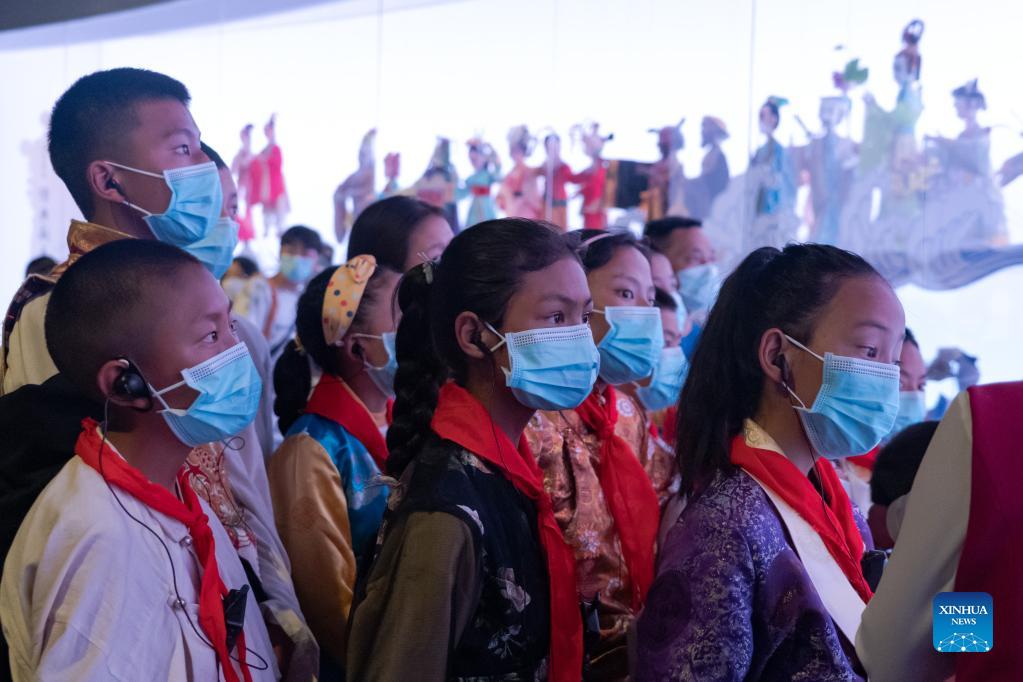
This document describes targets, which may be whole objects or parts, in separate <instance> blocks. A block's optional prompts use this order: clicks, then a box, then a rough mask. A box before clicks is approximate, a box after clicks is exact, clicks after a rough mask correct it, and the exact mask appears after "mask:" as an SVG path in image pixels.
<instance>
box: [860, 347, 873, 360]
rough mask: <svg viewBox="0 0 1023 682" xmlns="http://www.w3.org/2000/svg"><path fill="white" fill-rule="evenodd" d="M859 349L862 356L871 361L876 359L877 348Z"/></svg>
mask: <svg viewBox="0 0 1023 682" xmlns="http://www.w3.org/2000/svg"><path fill="white" fill-rule="evenodd" d="M860 349H861V350H862V351H863V354H864V355H866V356H867V357H868V358H870V359H872V360H873V359H874V358H876V357H877V346H860Z"/></svg>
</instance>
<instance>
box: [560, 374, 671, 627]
mask: <svg viewBox="0 0 1023 682" xmlns="http://www.w3.org/2000/svg"><path fill="white" fill-rule="evenodd" d="M575 412H576V414H578V415H579V418H580V419H582V421H583V423H584V424H585V425H586V426H587V428H589V429H590V430H592V431H594V432H595V433H596V434H597V437H598V438H599V439H600V464H599V466H598V467H597V476H598V477H599V478H600V489H601V490H602V491H603V492H604V499H605V500H607V506H608V509H610V511H611V516H612V518H614V522H615V530H617V531H618V539H619V541H620V542H621V545H622V556H623V557H624V559H625V566H626V567H627V568H628V569H629V575H630V576H631V577H632V608H633V609H634V610H636V611H638V610H639V609H640V608H641V607H642V606H643V602H644V601H645V600H646V593H647V590H649V589H650V584H651V583H652V582H653V581H654V545H655V543H656V542H657V527H658V525H659V524H660V518H661V507H660V504H659V503H658V501H657V492H656V491H655V490H654V485H653V483H651V482H650V477H649V476H647V473H646V471H644V470H643V465H642V464H640V463H639V459H638V458H637V457H636V453H634V452H633V451H632V448H630V447H629V444H628V443H626V442H625V440H624V439H623V438H622V437H621V436H619V435H618V434H616V433H615V424H617V423H618V404H617V396H616V395H615V390H614V388H613V387H611V386H608V387H607V388H606V389H605V390H604V395H603V397H602V396H601V395H600V394H599V393H598V392H597V391H593V392H592V393H590V395H589V396H588V397H587V398H586V400H585V401H584V402H583V404H582V405H580V406H579V407H577V408H575Z"/></svg>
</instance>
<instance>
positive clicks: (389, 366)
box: [353, 332, 398, 398]
mask: <svg viewBox="0 0 1023 682" xmlns="http://www.w3.org/2000/svg"><path fill="white" fill-rule="evenodd" d="M353 336H361V337H362V338H365V339H377V340H379V341H380V342H381V343H383V344H384V350H386V351H387V362H385V363H384V364H383V365H382V366H380V367H377V366H376V365H371V364H369V362H368V361H367V360H365V359H364V360H363V361H362V363H363V365H364V366H365V368H366V374H368V375H369V378H370V379H371V380H372V381H373V384H374V385H375V386H376V387H377V388H379V389H380V392H381V393H383V394H384V395H385V396H387V397H388V398H393V397H394V375H395V373H397V371H398V359H397V356H396V355H395V352H394V338H395V333H394V332H384V333H383V334H381V335H379V336H377V335H375V334H353Z"/></svg>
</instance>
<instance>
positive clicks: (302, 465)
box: [268, 256, 399, 680]
mask: <svg viewBox="0 0 1023 682" xmlns="http://www.w3.org/2000/svg"><path fill="white" fill-rule="evenodd" d="M398 279H399V275H398V273H397V272H395V271H394V270H390V269H388V268H384V267H378V266H377V264H376V260H375V259H374V258H373V257H372V256H356V257H355V258H353V259H351V260H350V261H348V263H345V264H344V265H341V266H340V267H337V268H328V269H327V270H325V271H324V272H322V273H320V274H319V275H317V276H316V277H315V278H313V280H312V281H311V282H310V283H309V285H308V287H307V288H306V290H305V292H304V293H303V294H302V296H301V297H300V298H299V300H298V310H297V317H296V330H297V336H298V339H297V342H296V341H292V342H290V343H289V344H288V346H287V347H286V348H285V351H284V353H283V355H281V357H280V359H278V361H277V366H276V367H275V369H274V387H275V389H276V393H277V398H276V400H275V402H274V410H275V412H276V413H277V416H278V418H279V419H280V428H281V431H282V433H284V435H285V439H284V442H283V443H282V444H281V446H280V448H278V450H277V452H275V453H274V455H273V456H272V457H271V458H270V463H269V469H268V477H269V481H270V494H271V496H272V498H273V506H274V511H275V516H276V522H277V529H278V531H279V532H280V536H281V540H282V541H283V543H284V546H285V548H286V549H287V550H288V555H289V556H290V557H291V565H292V578H293V580H294V583H295V592H296V593H297V595H298V599H299V603H300V604H301V606H302V612H303V613H304V614H305V616H306V619H307V621H308V623H309V627H310V629H311V630H312V631H313V634H314V635H315V636H316V639H317V641H318V642H319V644H320V650H321V654H322V655H321V675H320V679H322V680H333V679H343V677H342V674H341V670H342V666H343V664H344V652H345V641H346V639H347V631H346V630H347V628H346V623H347V622H348V612H349V609H350V607H351V603H352V593H353V591H354V588H355V577H356V570H355V569H356V563H357V561H358V560H359V559H360V558H361V557H362V556H363V555H364V554H366V553H368V552H369V551H370V550H371V549H372V547H373V540H374V538H375V537H376V533H377V530H378V529H379V528H380V521H381V518H382V517H383V513H384V508H385V507H386V503H387V492H388V491H387V487H386V486H383V485H381V484H380V483H379V482H378V481H375V480H374V479H378V478H379V477H380V475H381V472H382V471H383V470H384V469H385V468H386V462H387V444H386V442H385V441H384V435H383V432H385V431H386V418H385V413H386V409H387V405H388V402H389V400H390V398H391V396H392V395H393V394H394V390H393V376H394V366H395V365H394V354H393V348H394V328H395V317H394V314H393V313H392V305H391V301H392V299H393V296H394V289H395V287H396V286H397V283H398ZM313 370H315V374H316V375H317V377H318V381H315V382H314V381H313V373H314V372H313Z"/></svg>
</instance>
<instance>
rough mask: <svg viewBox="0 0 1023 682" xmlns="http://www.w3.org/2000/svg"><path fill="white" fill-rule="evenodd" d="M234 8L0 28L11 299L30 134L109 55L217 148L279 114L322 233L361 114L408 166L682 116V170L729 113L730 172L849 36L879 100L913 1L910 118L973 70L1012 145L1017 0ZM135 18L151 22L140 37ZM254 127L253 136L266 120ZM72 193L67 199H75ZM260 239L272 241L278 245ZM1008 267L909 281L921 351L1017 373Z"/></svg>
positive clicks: (945, 116) (638, 141) (26, 253)
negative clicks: (762, 109) (441, 138)
mask: <svg viewBox="0 0 1023 682" xmlns="http://www.w3.org/2000/svg"><path fill="white" fill-rule="evenodd" d="M264 4H266V3H265V2H264ZM279 4H280V7H281V8H285V7H287V6H288V3H286V2H284V1H283V0H282V1H281V2H280V3H279ZM235 7H237V4H236V3H233V2H231V1H230V0H214V1H206V2H199V1H198V0H182V1H180V2H176V3H171V4H169V5H164V6H158V7H157V8H153V9H143V10H138V11H135V12H132V13H127V14H123V15H119V16H115V17H101V18H97V19H91V20H86V21H81V22H72V23H69V24H67V25H64V26H61V27H49V28H46V29H35V30H29V31H21V32H16V33H12V34H0V88H2V90H0V91H2V92H3V93H4V102H3V104H2V105H0V169H2V170H0V178H2V182H0V206H2V207H3V209H4V216H3V228H2V229H3V242H2V244H3V248H2V250H0V263H2V264H3V267H2V268H0V298H2V299H3V300H5V301H6V300H8V298H9V296H10V294H11V293H13V291H14V290H15V288H16V287H17V285H18V283H19V281H20V278H21V273H22V269H23V267H24V264H25V263H26V262H27V261H28V259H29V258H30V257H32V256H34V255H37V254H36V253H33V252H32V243H31V239H30V233H31V225H32V219H33V205H32V202H31V201H30V197H29V184H28V178H29V174H30V167H29V159H30V158H31V154H26V150H29V149H30V148H31V147H32V145H33V144H34V145H37V146H38V145H39V144H40V143H41V139H42V137H43V136H44V134H45V125H44V117H45V115H46V112H48V110H49V108H50V107H51V106H52V104H53V102H54V101H55V99H56V98H57V97H58V96H59V95H60V93H61V92H62V91H63V90H64V89H65V88H66V87H67V86H68V85H70V84H71V83H72V82H73V81H74V80H75V79H76V78H77V77H79V76H81V75H83V74H86V73H89V72H91V71H94V70H97V69H102V68H110V67H114V66H123V65H131V66H140V67H146V68H151V69H156V70H159V71H163V72H165V73H168V74H170V75H172V76H174V77H176V78H179V79H180V80H182V81H184V82H185V83H186V84H187V86H188V87H189V89H190V90H191V92H192V95H193V106H192V110H193V113H194V115H195V118H196V121H197V122H198V124H199V126H200V128H201V130H202V132H203V139H204V140H205V141H207V142H209V143H210V144H212V145H213V146H214V147H215V148H216V149H217V150H218V151H219V152H220V153H221V154H222V155H223V156H224V157H225V158H226V159H228V160H229V159H230V158H231V157H232V156H233V154H234V152H235V151H236V149H237V144H238V136H237V134H238V130H239V129H240V128H241V126H242V125H243V124H244V123H247V122H252V123H255V124H256V126H257V131H258V130H260V129H261V127H262V123H263V122H264V121H265V120H266V119H267V117H268V116H269V115H270V113H272V112H276V113H277V117H278V138H279V141H280V143H281V145H282V148H283V151H284V158H285V175H286V179H287V183H288V190H289V194H290V197H291V204H292V207H293V210H292V213H291V216H290V218H289V221H290V222H301V223H306V224H309V225H312V226H315V227H317V228H318V229H320V230H321V232H323V234H324V235H325V236H328V235H329V233H330V231H331V225H332V204H331V195H332V192H333V189H334V187H335V186H336V185H337V183H338V182H340V180H341V179H343V178H344V177H345V176H346V175H347V174H348V173H349V172H351V171H352V170H353V169H354V167H355V160H356V152H357V149H358V144H359V141H360V139H361V137H362V134H363V132H365V130H367V129H368V128H370V127H376V128H378V130H379V135H378V142H377V152H378V156H379V157H380V158H381V159H382V156H383V154H384V153H385V152H387V151H400V152H401V154H402V176H401V179H402V180H403V181H404V182H405V183H411V182H412V181H414V180H415V179H416V178H417V177H418V175H419V174H420V173H421V172H422V170H423V169H424V168H425V166H426V162H427V160H428V158H429V155H430V152H431V150H432V147H433V143H434V139H435V136H437V135H446V136H449V137H451V138H452V139H453V140H454V141H455V143H454V144H453V158H454V160H455V162H456V164H458V165H459V168H460V169H461V170H463V171H465V170H466V169H467V168H468V162H467V159H465V148H464V145H463V144H462V142H464V140H466V139H467V138H468V137H470V136H471V135H473V134H475V133H482V134H483V135H485V136H486V137H488V138H489V139H490V140H491V141H492V142H493V143H494V144H495V146H496V147H497V148H498V149H499V151H502V152H503V151H504V150H505V143H504V135H505V132H506V131H507V129H508V127H510V126H511V125H514V124H519V123H528V124H529V125H530V126H531V127H532V128H534V129H542V128H544V127H545V126H551V127H553V128H555V129H556V130H558V131H559V132H561V134H562V136H563V138H567V132H568V127H569V126H570V125H571V124H573V123H577V122H580V121H582V120H584V119H594V120H599V121H600V122H601V125H602V128H603V129H604V130H606V131H609V132H614V133H615V140H614V141H613V142H611V143H610V144H609V145H608V147H607V148H606V150H605V153H606V156H608V157H610V158H632V159H641V160H652V159H653V157H654V156H655V147H654V136H653V135H651V134H650V133H648V132H647V129H648V128H651V127H657V126H661V125H665V124H669V123H673V122H675V121H677V120H678V119H679V118H681V117H683V116H685V117H687V119H688V121H687V123H686V125H685V128H684V131H685V133H686V137H687V142H688V147H687V150H686V152H685V155H684V160H685V163H686V166H687V168H688V169H689V172H690V174H695V173H696V172H697V169H698V166H699V159H700V151H699V150H698V149H697V148H696V147H697V144H698V138H699V119H700V117H702V116H703V115H705V114H712V115H717V116H720V117H721V118H723V119H724V120H725V121H726V123H727V124H728V126H729V128H730V130H731V133H732V136H731V139H730V140H729V141H728V142H727V143H726V145H725V149H726V152H727V154H728V156H729V162H730V164H731V166H732V169H733V172H741V171H742V170H744V169H745V167H746V165H747V161H746V160H747V159H748V158H749V154H750V152H751V150H752V149H753V148H755V147H756V145H758V144H759V143H760V139H759V136H758V135H757V134H756V128H755V120H754V119H753V117H754V116H755V112H756V108H757V106H758V105H759V103H760V102H762V101H763V99H764V98H765V97H766V96H767V95H770V94H777V95H783V96H785V97H787V98H789V99H790V100H792V105H791V107H789V109H788V111H787V112H786V114H785V118H784V121H783V124H782V127H781V129H780V131H779V138H780V139H781V140H782V141H783V142H789V141H792V142H796V143H799V142H802V141H804V139H805V137H804V135H803V133H802V132H801V130H800V128H799V127H798V126H797V125H796V124H795V122H794V120H793V115H794V114H799V115H800V116H801V117H802V118H803V120H804V121H806V122H807V123H808V124H809V125H810V126H811V127H816V120H817V116H816V112H817V104H818V98H819V97H820V96H821V95H825V94H832V93H833V89H832V87H831V77H830V74H831V72H832V71H833V70H835V69H837V68H839V67H840V66H841V65H842V64H843V63H844V62H845V61H846V60H848V59H850V58H852V57H854V56H858V57H860V59H861V61H862V62H863V63H864V64H866V65H868V66H869V67H871V69H872V72H871V77H870V82H869V83H868V85H869V89H870V90H871V91H872V92H873V93H874V94H875V95H876V96H877V99H878V101H879V102H880V103H881V104H882V105H883V106H885V107H886V108H890V106H891V104H892V101H893V99H894V96H895V86H894V84H893V82H892V80H891V75H890V65H891V60H892V56H893V55H894V53H895V52H896V51H897V50H898V48H899V34H900V32H901V30H902V27H903V26H904V25H905V24H906V22H907V21H909V20H910V19H912V18H914V17H916V16H920V17H922V18H923V19H924V20H925V21H926V22H927V29H926V33H925V35H924V38H923V41H922V43H921V53H922V55H923V74H922V83H923V92H924V104H925V107H926V110H925V114H924V117H923V119H922V121H921V123H920V125H919V126H918V131H919V132H920V133H921V134H933V133H939V132H940V133H943V134H945V135H955V134H956V133H958V130H959V127H960V126H959V122H958V120H957V119H956V118H955V115H954V112H953V110H952V102H951V97H950V91H951V90H952V88H954V87H955V86H957V85H960V84H961V83H963V82H965V81H966V80H968V79H970V78H973V77H977V76H979V77H980V78H981V87H982V89H983V90H984V91H985V93H986V94H987V96H988V101H989V110H988V111H987V112H985V115H984V118H983V123H984V124H985V125H993V126H995V128H994V131H993V133H992V135H993V139H992V147H993V154H992V157H993V158H992V160H993V162H994V164H995V165H996V166H997V165H999V164H1000V163H1001V162H1002V161H1003V160H1004V158H1005V157H1007V156H1009V155H1011V154H1014V153H1016V152H1018V151H1020V150H1023V139H1020V136H1019V132H1020V129H1021V128H1023V120H1021V119H1020V118H1019V116H1023V90H1021V89H1020V88H1019V87H1018V66H1017V62H1018V59H1017V57H1018V56H1019V55H1018V48H1017V47H1016V34H1017V31H1018V27H1019V26H1020V25H1023V3H1018V2H1005V1H1004V0H980V1H978V2H973V3H963V2H961V0H930V1H928V2H923V1H922V0H918V1H912V0H856V1H855V2H854V1H852V0H841V1H839V0H817V1H815V2H806V0H771V1H767V0H759V1H756V2H754V0H622V1H612V0H602V1H601V0H556V1H555V0H515V1H514V2H508V1H505V0H469V1H465V2H436V3H430V2H422V1H421V0H419V1H417V0H386V1H385V0H380V1H379V2H365V1H360V0H352V1H348V2H334V3H325V4H321V5H314V6H311V7H305V8H302V9H297V10H282V11H279V12H277V13H273V14H268V15H264V16H260V17H256V18H237V19H232V17H233V16H234V14H233V12H234V9H233V8H235ZM185 14H189V16H193V15H194V16H197V17H207V18H208V23H207V24H205V25H201V26H198V27H190V28H174V29H172V30H165V31H158V30H157V31H156V32H153V31H154V29H158V28H159V26H160V22H161V21H162V20H166V24H165V25H170V26H178V25H180V21H177V20H176V19H177V18H180V17H181V16H183V15H185ZM134 25H137V26H138V27H139V28H138V30H140V31H144V33H141V34H137V35H131V33H132V26H134ZM54 36H56V37H54ZM836 45H843V46H845V49H844V50H841V51H836V50H835V47H836ZM1017 114H1018V115H1017ZM861 121H862V112H861V107H860V105H859V103H858V102H857V108H856V109H855V111H854V113H853V116H852V120H851V121H850V124H849V125H850V132H851V133H852V134H853V136H854V137H857V138H858V137H859V136H860V131H861V129H862V124H861ZM750 131H752V132H753V136H752V139H751V137H750ZM254 137H255V146H256V147H257V148H258V147H259V146H260V145H261V143H262V138H261V135H260V134H259V133H258V132H257V134H256V135H255V136H254ZM564 147H565V153H566V157H567V159H568V160H569V161H570V162H571V163H572V164H573V165H575V166H576V167H580V166H582V165H583V164H584V163H585V159H584V158H583V157H582V155H581V152H580V150H578V149H571V148H570V145H569V144H568V141H567V139H566V140H565V144H564ZM539 158H540V157H539V155H538V156H537V157H536V158H535V159H534V161H536V162H539ZM378 170H379V171H380V172H381V173H382V163H381V164H378ZM54 187H56V188H58V189H59V185H57V184H56V183H55V184H54ZM1006 203H1007V211H1008V218H1009V225H1010V230H1011V231H1012V233H1013V237H1014V241H1021V240H1023V180H1020V181H1019V182H1018V183H1017V186H1012V187H1010V188H1009V191H1008V192H1007V193H1006ZM67 206H68V208H67V209H66V211H67V214H68V215H70V214H71V212H72V209H71V207H70V201H69V200H67ZM51 218H52V220H53V221H54V222H55V224H61V225H62V224H63V223H64V222H65V221H66V216H64V215H55V216H51ZM260 249H261V252H262V253H263V254H269V253H271V252H272V245H271V244H269V243H267V244H263V245H261V247H260ZM47 250H49V251H54V250H55V247H52V246H51V247H47ZM53 255H57V256H59V255H62V254H60V253H54V254H53ZM1021 285H1023V271H1020V269H1018V268H1017V269H1016V270H1015V271H1007V272H1003V273H1001V274H999V275H996V276H994V277H991V278H988V279H987V280H984V281H982V282H980V283H978V284H975V285H972V286H971V287H967V288H965V289H963V290H959V291H956V292H941V293H934V292H924V291H920V290H917V289H915V288H912V287H905V288H903V289H902V290H900V295H902V296H903V300H904V301H905V303H906V305H907V316H908V319H909V322H910V324H911V325H912V326H914V327H916V328H917V331H918V333H919V336H920V337H921V341H922V343H923V346H924V350H925V354H928V355H929V354H931V353H933V351H934V350H935V349H936V348H937V347H938V346H944V345H964V346H966V347H967V348H968V349H969V350H971V351H973V352H975V353H977V354H979V355H980V356H981V358H982V360H981V362H982V369H983V371H984V378H985V379H989V380H994V379H1008V378H1016V377H1019V376H1020V375H1021V374H1023V371H1021V366H1020V363H1019V362H1018V358H1017V353H1016V351H1015V348H1016V347H1017V346H1018V344H1019V337H1020V332H1021V331H1023V324H1021V323H1020V322H1019V309H1020V306H1019V304H1018V303H1017V302H1016V301H1015V300H1014V297H1012V296H1010V295H1009V294H1010V292H1013V291H1018V290H1019V289H1020V288H1021Z"/></svg>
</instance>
